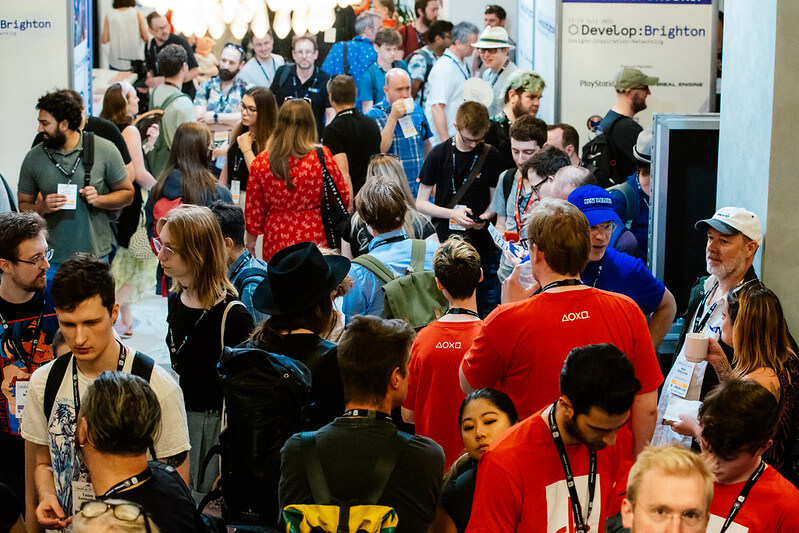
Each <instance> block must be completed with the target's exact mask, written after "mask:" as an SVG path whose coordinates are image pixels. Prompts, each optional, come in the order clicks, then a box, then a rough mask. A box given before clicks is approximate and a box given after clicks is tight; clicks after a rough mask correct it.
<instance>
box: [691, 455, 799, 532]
mask: <svg viewBox="0 0 799 533" xmlns="http://www.w3.org/2000/svg"><path fill="white" fill-rule="evenodd" d="M745 484H746V481H742V482H740V483H732V484H730V485H723V484H721V483H716V484H715V485H714V487H713V502H712V503H711V504H710V524H708V528H707V531H708V533H718V532H719V531H721V526H722V525H724V521H725V520H726V519H727V516H728V515H729V514H730V509H732V505H733V503H735V500H736V498H738V494H740V493H741V489H742V488H743V487H744V485H745ZM789 531H790V532H795V531H799V490H797V489H796V487H794V486H793V485H792V484H791V483H790V482H789V481H788V480H786V479H785V478H784V477H782V476H781V475H780V474H779V472H777V471H776V470H774V469H773V468H772V467H770V466H766V470H765V471H763V474H762V475H761V476H760V479H758V480H757V482H756V483H755V486H754V487H752V490H751V491H750V492H749V496H748V497H747V498H746V501H745V502H744V504H743V506H742V507H741V510H740V511H738V514H737V515H736V516H735V520H733V522H732V524H730V527H729V529H727V533H747V532H750V533H766V532H768V533H780V532H784V533H788V532H789Z"/></svg>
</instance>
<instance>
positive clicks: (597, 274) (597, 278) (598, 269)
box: [591, 254, 607, 288]
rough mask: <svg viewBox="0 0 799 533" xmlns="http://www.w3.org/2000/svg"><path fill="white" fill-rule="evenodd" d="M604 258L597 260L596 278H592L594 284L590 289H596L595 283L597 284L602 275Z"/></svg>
mask: <svg viewBox="0 0 799 533" xmlns="http://www.w3.org/2000/svg"><path fill="white" fill-rule="evenodd" d="M605 257H607V254H606V255H603V256H602V259H600V260H599V267H597V271H596V277H595V278H594V282H593V283H592V284H591V286H592V287H594V288H596V286H597V283H599V277H600V276H601V275H602V268H603V267H604V266H605Z"/></svg>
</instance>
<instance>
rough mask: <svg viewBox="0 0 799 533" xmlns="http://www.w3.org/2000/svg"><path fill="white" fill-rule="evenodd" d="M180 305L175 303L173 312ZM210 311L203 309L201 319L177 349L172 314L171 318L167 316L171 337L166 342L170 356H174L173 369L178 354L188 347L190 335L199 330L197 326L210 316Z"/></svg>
mask: <svg viewBox="0 0 799 533" xmlns="http://www.w3.org/2000/svg"><path fill="white" fill-rule="evenodd" d="M178 303H179V302H175V307H174V308H173V309H172V312H174V310H175V309H176V308H177V306H178ZM209 310H210V309H203V312H202V314H201V315H200V318H198V319H197V322H195V323H194V325H193V326H192V327H191V328H189V330H188V331H187V332H186V335H184V336H183V340H182V341H181V343H180V346H178V347H177V349H175V338H174V333H173V332H172V320H171V318H172V313H169V316H167V319H166V321H167V323H168V324H169V335H167V338H166V340H167V344H168V346H169V354H170V355H171V356H172V367H173V368H174V366H175V359H176V358H177V356H178V354H179V353H180V351H181V350H182V349H183V347H184V346H186V342H187V341H188V340H189V335H190V334H191V333H192V332H193V331H194V330H195V329H196V328H197V325H198V324H199V323H200V322H201V321H202V319H203V318H205V315H207V314H208V311H209Z"/></svg>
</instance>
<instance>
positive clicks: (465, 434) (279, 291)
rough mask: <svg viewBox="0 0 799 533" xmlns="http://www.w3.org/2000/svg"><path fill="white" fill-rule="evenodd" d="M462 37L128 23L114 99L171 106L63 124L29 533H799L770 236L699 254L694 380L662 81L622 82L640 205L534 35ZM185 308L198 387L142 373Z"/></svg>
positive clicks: (797, 438)
mask: <svg viewBox="0 0 799 533" xmlns="http://www.w3.org/2000/svg"><path fill="white" fill-rule="evenodd" d="M370 6H371V9H370ZM439 7H440V6H439V1H438V0H416V2H415V5H414V15H415V20H413V21H412V22H409V23H408V24H407V25H400V24H398V23H397V17H396V8H395V5H394V2H393V1H392V0H379V1H375V2H369V1H365V2H364V3H363V5H361V6H356V8H355V9H353V8H347V9H346V10H339V14H340V15H341V17H339V19H337V25H339V26H338V27H337V28H336V32H335V33H334V35H336V36H337V37H336V39H335V41H336V42H335V43H334V44H332V46H331V43H330V42H329V35H327V34H325V35H322V34H320V35H319V36H314V35H294V36H293V38H292V39H291V40H290V42H289V43H287V48H288V50H289V53H290V54H291V57H290V58H289V57H285V58H284V57H282V56H281V55H278V54H277V53H276V52H275V47H276V44H277V42H276V39H275V38H274V36H273V35H272V34H271V33H269V32H267V33H266V34H265V35H263V36H256V35H252V34H249V35H248V36H247V37H246V38H245V39H244V40H243V41H242V42H241V43H227V44H225V45H224V46H221V47H220V48H218V49H217V51H218V57H215V56H213V53H212V52H210V51H209V47H210V45H211V43H210V42H209V41H208V39H210V38H208V37H206V38H202V39H193V43H194V44H193V45H192V44H189V41H188V40H187V39H186V38H184V37H183V36H180V35H175V34H174V33H172V30H171V26H170V22H169V19H168V18H167V17H166V16H162V15H160V14H158V13H157V12H153V13H150V14H149V15H147V16H146V17H144V16H143V15H142V14H141V13H140V12H139V11H138V10H137V9H136V7H135V3H133V4H131V3H129V2H124V1H119V2H117V1H115V2H114V8H113V10H112V12H110V13H109V15H108V16H107V17H106V18H105V20H104V26H103V37H102V40H103V42H111V43H114V44H113V46H111V48H110V50H111V53H112V58H111V66H112V68H115V69H119V70H124V69H128V68H130V61H129V60H130V59H134V60H136V59H139V60H143V61H144V62H145V65H146V71H147V75H146V77H145V79H143V80H141V83H138V84H137V85H136V86H132V85H130V84H128V83H126V82H120V83H116V84H114V85H112V86H111V87H110V88H109V89H108V90H107V91H106V92H105V95H104V99H103V106H102V112H101V113H99V117H90V116H86V112H85V108H84V107H83V102H82V99H81V96H80V95H79V94H77V93H76V92H74V91H70V90H56V91H53V92H49V93H47V94H45V95H43V96H42V97H41V98H40V99H39V101H38V104H37V106H36V110H37V112H38V123H39V136H37V139H36V140H35V141H34V144H33V147H32V148H31V150H30V152H29V153H28V154H27V155H26V157H25V159H24V161H23V163H22V167H21V169H20V175H19V183H18V200H19V210H18V211H17V209H16V208H15V206H10V209H9V212H6V213H1V214H0V326H2V331H1V332H0V335H2V352H1V353H0V357H1V358H2V392H3V394H2V395H0V407H1V409H0V427H1V428H2V431H0V442H2V444H3V448H2V449H3V450H4V451H5V453H4V460H3V465H2V467H0V498H2V501H3V505H0V508H2V509H3V510H2V512H0V531H13V532H15V533H17V532H19V531H40V530H42V529H50V530H59V529H65V530H72V531H110V530H115V529H113V528H114V527H116V526H125V527H126V528H127V529H125V530H126V531H127V530H130V531H164V532H171V531H175V532H190V531H198V532H200V531H216V530H218V529H215V528H219V527H224V525H225V524H226V525H227V526H229V527H234V526H246V527H249V528H259V529H248V530H259V531H276V530H284V531H286V530H288V531H338V530H342V529H336V528H337V527H343V526H336V524H338V522H339V520H348V521H349V524H350V529H349V530H351V531H355V530H360V529H358V527H360V525H359V524H362V523H366V522H371V523H377V524H380V526H379V527H378V529H375V531H378V530H383V529H380V527H383V528H387V529H388V530H391V529H390V528H396V529H394V530H396V531H397V532H408V533H413V532H426V531H432V532H434V533H452V532H464V531H468V532H482V531H486V532H496V531H524V532H536V531H541V532H544V531H581V532H585V531H603V530H604V531H608V532H619V531H631V532H633V533H635V532H636V531H637V532H638V533H642V532H643V533H645V532H651V531H712V532H723V531H729V532H730V533H732V532H735V531H768V532H772V531H774V532H789V531H799V519H798V518H797V517H796V509H797V508H799V489H797V486H799V348H797V344H796V342H795V340H794V339H793V337H792V336H791V334H790V332H789V330H788V326H787V323H786V320H785V316H784V313H783V310H782V307H781V305H780V301H779V298H778V296H777V295H776V294H775V293H774V292H773V291H771V290H770V289H768V288H767V287H766V286H765V285H764V284H763V283H762V282H761V281H760V280H759V279H758V278H757V275H756V273H755V270H754V268H753V263H754V259H755V254H756V252H757V251H758V249H759V248H760V247H761V245H762V241H763V234H762V228H761V224H760V221H759V219H758V217H757V215H755V214H754V213H752V212H750V211H749V210H747V209H745V208H743V207H735V206H729V207H722V208H721V209H719V210H718V211H717V212H716V213H715V214H713V215H712V216H711V217H709V218H706V219H703V220H698V221H693V222H695V224H696V225H695V227H696V230H697V231H700V232H702V233H703V234H706V235H707V245H706V249H705V256H706V265H707V272H708V274H709V275H708V276H706V277H702V278H700V279H698V280H697V282H696V284H695V285H694V287H693V288H692V290H691V294H690V297H689V304H688V308H687V309H686V310H684V314H683V315H682V322H681V324H682V329H681V331H680V334H679V339H678V342H677V346H676V350H675V351H674V353H673V354H668V353H666V354H664V353H661V354H660V357H661V359H660V360H659V359H658V349H659V348H660V347H661V344H662V343H663V340H664V338H665V337H666V334H667V333H668V332H669V330H670V328H672V325H673V323H674V321H675V318H676V315H677V312H678V309H677V303H676V300H675V298H674V296H673V295H672V293H671V292H670V291H669V289H668V288H667V287H666V286H665V285H664V283H663V282H662V280H659V279H657V278H656V277H655V276H654V275H653V274H652V272H651V271H650V270H649V269H648V268H647V266H646V257H647V252H648V242H647V239H648V224H649V218H650V217H649V209H650V206H649V194H650V163H651V152H652V132H651V130H643V129H642V127H641V126H640V125H638V123H637V121H636V120H635V119H634V116H635V115H636V113H638V112H640V111H641V110H643V109H645V108H646V98H647V95H649V94H650V87H653V88H656V86H657V84H658V79H657V78H655V77H651V76H648V75H647V74H645V73H643V72H641V71H639V70H636V69H632V68H624V69H622V70H621V71H620V72H619V73H618V74H617V76H616V78H615V80H614V88H615V102H612V98H613V95H612V93H610V94H609V95H608V103H609V104H611V102H612V107H611V108H610V109H609V111H608V113H607V115H606V116H605V117H604V119H603V121H602V123H601V125H600V128H601V129H600V130H599V132H600V133H601V134H602V135H604V136H605V138H606V142H607V143H608V145H609V146H611V147H612V149H613V152H614V153H615V160H614V163H615V164H614V172H615V173H616V174H615V175H614V176H611V177H610V178H611V181H610V183H607V182H605V181H603V178H602V176H599V175H598V174H595V173H594V172H593V170H591V169H590V168H587V167H590V165H589V164H586V163H584V162H583V161H581V158H580V153H579V152H580V139H579V135H578V133H577V131H576V130H575V128H574V127H572V126H571V125H569V124H562V123H561V124H549V125H548V124H546V123H545V122H544V121H543V120H541V119H540V118H538V117H537V112H538V107H539V103H540V100H541V98H542V97H544V90H545V87H546V83H545V80H543V79H542V78H541V76H539V75H538V74H537V73H535V72H533V71H530V70H524V69H520V68H519V67H517V66H516V64H515V63H514V61H513V59H514V54H513V50H514V44H513V42H512V40H511V39H510V37H509V35H508V32H507V31H506V30H505V29H504V23H505V18H506V15H505V11H504V9H502V7H501V6H496V5H490V6H487V7H486V9H485V28H484V29H482V30H480V29H479V28H477V27H476V26H474V25H473V24H471V23H469V22H460V23H455V24H453V23H452V22H449V21H445V20H441V19H439V17H438V10H439ZM131 28H133V29H131ZM146 29H147V30H149V34H150V35H151V36H152V38H151V39H150V40H149V41H148V40H147V39H146V37H147V34H146V33H145V30H146ZM120 39H122V40H125V41H129V42H127V43H123V42H121V41H120ZM204 39H205V40H204ZM323 41H324V42H323ZM132 42H135V43H137V44H136V45H135V46H133V45H131V43H132ZM135 43H134V44H135ZM130 50H133V51H134V52H136V54H133V55H131V52H129V51H130ZM138 52H141V53H140V54H139V53H138ZM126 54H128V55H130V57H129V58H128V61H127V62H125V61H124V58H125V57H126ZM195 55H196V56H195ZM211 69H213V70H211ZM199 80H202V81H199ZM474 82H476V86H477V89H473V88H474V87H475V85H473V83H474ZM467 83H468V84H469V85H467ZM480 84H483V85H482V86H480ZM140 100H141V101H142V102H145V101H146V102H148V103H147V104H146V106H143V105H142V104H141V103H140ZM145 111H146V112H145ZM600 185H601V186H600ZM604 187H607V188H604ZM708 215H710V213H708ZM153 293H155V294H159V295H161V296H163V297H164V298H166V300H165V301H164V304H163V305H164V308H165V310H166V313H165V314H166V317H167V318H166V322H167V334H166V337H165V339H164V344H165V346H166V348H167V349H168V353H169V363H170V366H169V367H165V366H162V365H159V364H157V363H155V362H154V361H153V359H152V358H150V357H149V356H148V355H147V354H143V353H140V352H138V351H136V350H132V349H130V348H129V347H128V346H126V345H125V343H124V342H123V341H125V340H126V339H128V338H131V337H133V336H135V335H136V333H137V328H138V327H140V326H138V323H137V320H136V318H135V317H134V310H135V304H136V303H137V302H138V301H140V300H141V299H142V298H143V297H144V296H146V295H149V294H153ZM701 342H704V343H706V346H707V348H706V349H704V351H703V352H702V353H701V356H700V358H699V359H696V353H695V352H696V346H697V343H699V344H700V345H701ZM664 363H665V364H664ZM661 368H668V375H667V376H666V379H665V380H664V376H663V372H662V370H661ZM252 391H257V392H258V394H259V395H260V396H258V397H257V399H256V397H255V396H248V394H253V392H252ZM266 408H268V409H266ZM248 409H249V410H248ZM265 410H266V411H271V412H270V413H266V414H264V411H265ZM228 415H230V416H229V417H228ZM247 439H249V440H247ZM220 450H221V451H220ZM217 452H218V453H217ZM242 465H244V466H242ZM250 482H252V484H250ZM253 491H256V492H255V493H253ZM242 495H244V496H242ZM209 500H210V501H216V502H217V503H218V504H219V506H218V507H216V508H218V509H220V510H221V513H220V512H215V511H214V509H215V507H214V506H213V505H212V506H211V507H208V505H207V504H208V502H209ZM253 502H255V503H253ZM220 514H221V517H220V516H218V515H220ZM359 520H361V521H362V522H359Z"/></svg>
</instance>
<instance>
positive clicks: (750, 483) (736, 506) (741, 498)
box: [719, 460, 766, 533]
mask: <svg viewBox="0 0 799 533" xmlns="http://www.w3.org/2000/svg"><path fill="white" fill-rule="evenodd" d="M765 469H766V463H765V462H764V461H762V460H761V461H760V465H759V466H758V467H757V470H755V471H754V472H752V475H751V476H749V479H748V480H746V485H744V486H743V488H742V489H741V492H740V493H739V494H738V497H737V498H735V503H733V504H732V509H730V514H728V515H727V519H726V520H725V521H724V525H722V526H721V530H719V533H724V532H725V531H727V529H729V527H730V526H731V525H732V521H733V520H735V517H736V515H738V511H740V510H741V507H743V505H744V502H746V497H747V496H749V491H751V490H752V487H754V486H755V483H757V480H758V479H760V475H761V474H763V471H764V470H765Z"/></svg>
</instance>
